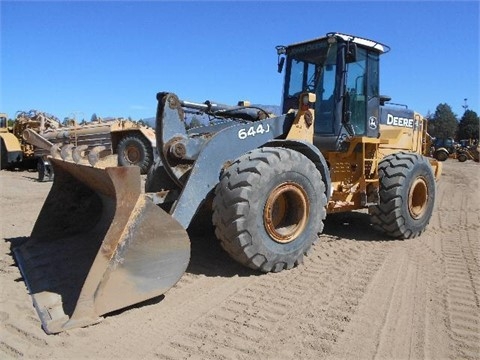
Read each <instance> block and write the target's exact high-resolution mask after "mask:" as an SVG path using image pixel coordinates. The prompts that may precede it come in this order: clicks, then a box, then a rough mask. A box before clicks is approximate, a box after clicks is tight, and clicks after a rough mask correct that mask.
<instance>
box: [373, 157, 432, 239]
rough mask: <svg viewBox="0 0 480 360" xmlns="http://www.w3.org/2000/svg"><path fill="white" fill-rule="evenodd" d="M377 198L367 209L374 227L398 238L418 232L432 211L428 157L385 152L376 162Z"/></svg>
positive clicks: (422, 229)
mask: <svg viewBox="0 0 480 360" xmlns="http://www.w3.org/2000/svg"><path fill="white" fill-rule="evenodd" d="M378 176H379V181H380V190H379V195H380V200H379V203H378V205H374V206H371V207H370V208H369V212H370V215H371V221H372V225H373V227H374V228H375V229H376V230H377V231H380V232H383V233H385V234H386V235H388V236H390V237H393V238H398V239H410V238H414V237H416V236H418V235H420V234H421V233H422V232H423V231H424V230H425V228H426V227H427V225H428V223H429V222H430V218H431V216H432V212H433V206H434V202H435V177H434V175H433V170H432V167H431V166H430V163H429V161H428V159H427V158H425V157H424V156H422V155H419V154H415V153H403V152H402V153H397V154H393V155H389V156H387V157H386V158H385V159H383V160H382V161H381V162H380V164H379V171H378Z"/></svg>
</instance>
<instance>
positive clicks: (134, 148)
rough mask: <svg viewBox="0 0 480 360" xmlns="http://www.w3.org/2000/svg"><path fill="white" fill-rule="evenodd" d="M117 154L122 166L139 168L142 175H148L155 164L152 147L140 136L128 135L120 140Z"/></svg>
mask: <svg viewBox="0 0 480 360" xmlns="http://www.w3.org/2000/svg"><path fill="white" fill-rule="evenodd" d="M117 154H118V164H119V165H120V166H132V165H136V166H139V167H140V173H141V174H146V173H148V169H149V168H150V166H151V165H152V163H153V151H152V146H151V145H150V143H149V142H148V141H147V140H145V139H144V138H143V136H141V135H139V134H131V135H127V136H125V137H124V138H123V139H122V140H120V141H119V143H118V146H117Z"/></svg>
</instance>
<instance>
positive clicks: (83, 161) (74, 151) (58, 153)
mask: <svg viewBox="0 0 480 360" xmlns="http://www.w3.org/2000/svg"><path fill="white" fill-rule="evenodd" d="M50 156H51V157H52V158H54V159H60V158H61V159H62V160H63V161H66V162H74V163H75V164H80V165H91V166H92V167H97V168H105V167H111V166H117V165H118V161H117V160H118V159H117V156H116V155H113V154H112V152H111V150H110V149H109V148H107V147H106V146H103V145H101V146H95V147H89V146H88V145H79V146H75V145H73V144H67V145H62V144H54V145H53V146H52V148H51V149H50Z"/></svg>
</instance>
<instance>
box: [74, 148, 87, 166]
mask: <svg viewBox="0 0 480 360" xmlns="http://www.w3.org/2000/svg"><path fill="white" fill-rule="evenodd" d="M87 149H88V146H87V145H80V146H77V147H75V148H74V149H73V152H72V159H73V161H74V162H75V163H76V164H86V163H87V155H86V153H85V150H87Z"/></svg>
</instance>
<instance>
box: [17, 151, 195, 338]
mask: <svg viewBox="0 0 480 360" xmlns="http://www.w3.org/2000/svg"><path fill="white" fill-rule="evenodd" d="M52 165H53V167H54V171H55V179H54V182H53V185H52V189H51V190H50V193H49V194H48V197H47V199H46V200H45V203H44V205H43V208H42V210H41V212H40V214H39V216H38V219H37V221H36V223H35V226H34V228H33V230H32V234H31V237H30V238H29V239H27V241H26V242H25V243H23V244H22V245H20V246H18V247H16V248H15V249H13V251H14V254H15V257H16V260H17V263H18V265H19V268H20V270H21V272H22V275H23V278H24V280H25V283H26V285H27V287H28V290H29V292H30V294H31V295H32V298H33V304H34V306H35V308H36V310H37V312H38V315H39V317H40V319H41V321H42V327H43V329H44V330H45V331H46V332H47V333H49V334H50V333H58V332H61V331H64V330H67V329H71V328H76V327H82V326H87V325H90V324H94V323H96V322H98V321H100V320H101V319H102V318H101V315H104V314H106V313H109V312H112V311H114V310H118V309H121V308H124V307H127V306H129V305H132V304H136V303H139V302H141V301H144V300H147V299H150V298H153V297H156V296H158V295H161V294H163V293H165V292H166V291H167V290H168V289H169V288H171V287H172V286H173V285H174V284H175V283H176V282H177V281H178V280H179V279H180V277H181V276H182V274H183V273H184V272H185V269H186V268H187V265H188V262H189V259H190V240H189V238H188V235H187V232H186V230H185V229H184V228H183V227H182V226H181V225H180V224H179V223H178V222H177V221H176V220H175V219H174V218H173V217H172V216H170V215H169V214H168V213H166V212H165V211H163V210H162V209H160V208H159V207H158V206H156V205H155V204H154V203H153V202H152V201H150V200H149V199H148V198H147V197H146V196H145V194H142V193H141V177H140V170H139V168H138V167H111V168H106V169H99V168H93V167H90V166H86V165H79V164H74V163H69V162H65V161H62V160H56V159H52Z"/></svg>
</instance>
